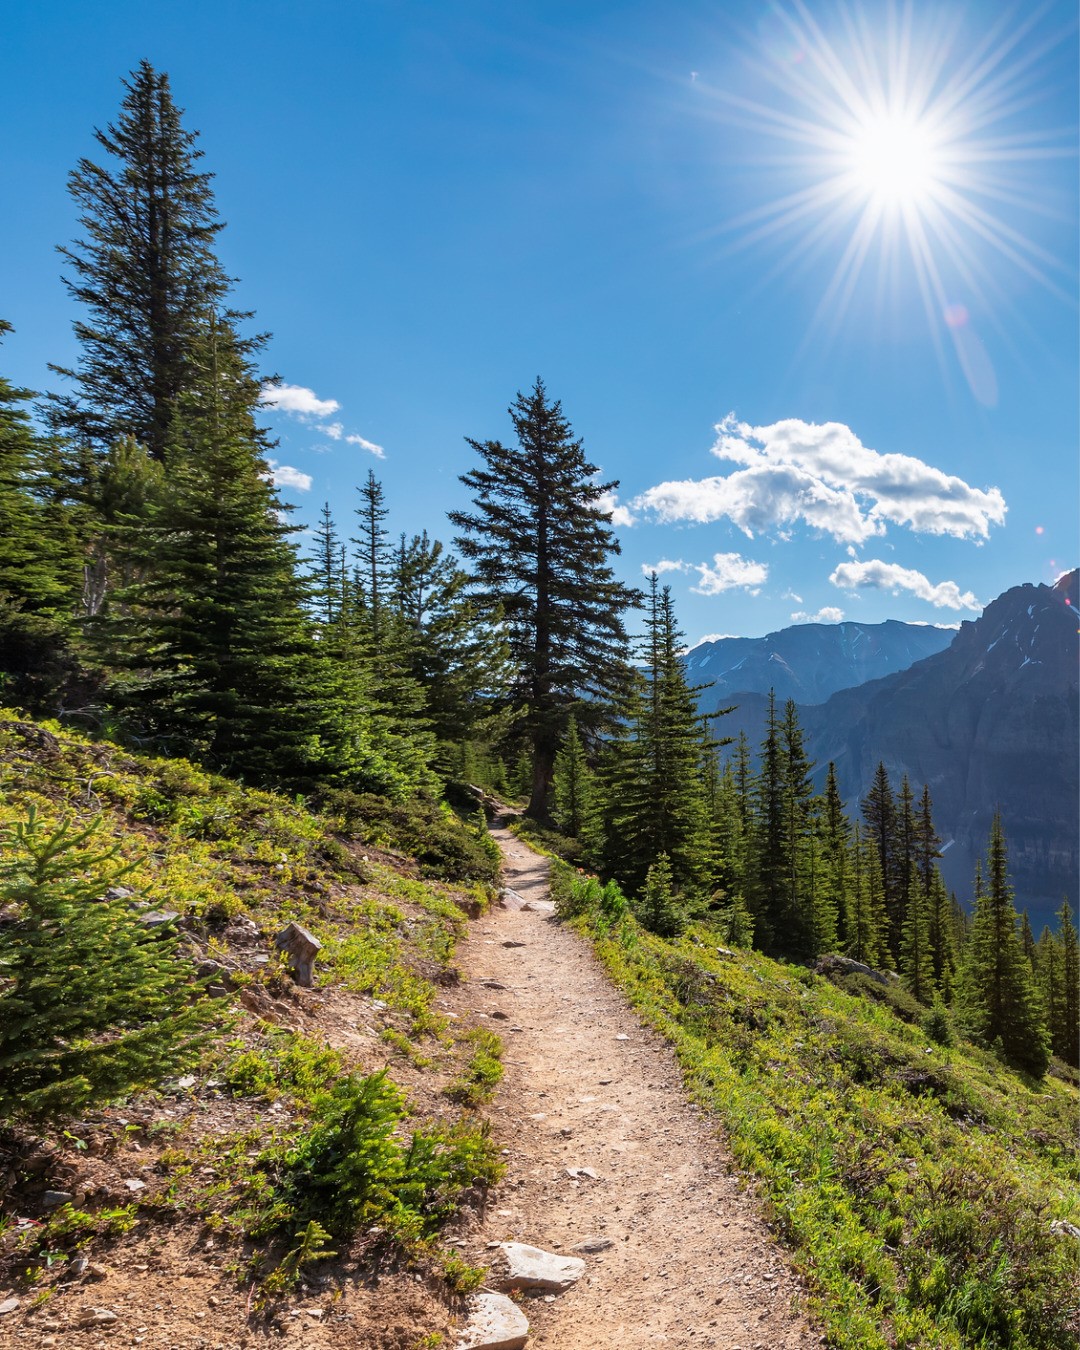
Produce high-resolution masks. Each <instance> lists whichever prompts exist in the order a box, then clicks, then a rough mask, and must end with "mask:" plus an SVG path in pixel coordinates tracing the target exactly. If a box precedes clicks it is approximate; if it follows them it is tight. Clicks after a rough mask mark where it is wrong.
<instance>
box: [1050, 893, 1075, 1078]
mask: <svg viewBox="0 0 1080 1350" xmlns="http://www.w3.org/2000/svg"><path fill="white" fill-rule="evenodd" d="M1057 919H1058V934H1057V940H1058V946H1059V948H1060V951H1061V1019H1060V1024H1059V1026H1058V1028H1057V1036H1056V1044H1055V1046H1054V1052H1055V1054H1058V1055H1060V1056H1061V1058H1062V1059H1063V1060H1064V1061H1065V1062H1066V1064H1072V1065H1080V943H1078V941H1077V935H1076V929H1075V927H1074V926H1073V921H1072V913H1071V912H1070V910H1069V905H1068V902H1063V903H1062V906H1061V908H1060V909H1059V910H1058V914H1057Z"/></svg>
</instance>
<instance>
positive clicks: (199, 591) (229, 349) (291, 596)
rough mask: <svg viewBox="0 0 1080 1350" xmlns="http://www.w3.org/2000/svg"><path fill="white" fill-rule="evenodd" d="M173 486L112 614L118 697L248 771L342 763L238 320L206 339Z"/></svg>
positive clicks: (181, 742) (303, 780)
mask: <svg viewBox="0 0 1080 1350" xmlns="http://www.w3.org/2000/svg"><path fill="white" fill-rule="evenodd" d="M194 356H195V358H196V363H197V367H198V369H199V371H200V373H201V381H202V382H201V384H200V385H199V386H198V387H196V388H193V389H190V390H188V391H187V392H186V393H185V394H184V395H183V396H182V398H181V399H180V400H179V402H178V404H177V407H176V410H175V416H174V417H173V420H172V424H171V432H170V442H169V446H168V481H169V491H168V493H167V494H166V495H165V496H164V497H163V498H162V500H161V501H160V502H159V503H158V504H157V505H156V507H155V509H154V510H153V512H152V514H151V515H150V517H149V519H148V520H147V521H145V522H144V523H142V524H141V525H140V526H139V527H138V529H137V530H136V532H135V535H134V537H133V544H132V549H133V552H137V553H138V554H139V555H140V561H141V568H140V580H138V581H137V582H136V583H135V584H134V585H132V586H131V587H129V588H128V590H127V591H126V592H125V594H124V595H123V602H124V603H123V606H122V612H120V613H118V614H116V615H114V616H113V617H112V618H110V619H106V620H105V621H104V622H103V625H102V630H103V637H104V640H105V645H106V647H107V648H111V649H113V650H121V651H123V652H124V654H125V655H124V664H125V667H126V675H125V677H124V678H123V679H122V680H119V681H117V683H116V684H115V685H114V691H113V692H114V697H115V698H116V699H117V700H118V702H119V704H120V705H121V706H122V708H123V709H124V710H125V711H126V713H127V715H128V717H129V719H131V718H137V719H138V722H139V724H140V727H141V731H142V733H143V734H145V735H148V736H150V737H151V738H152V739H154V740H155V741H156V742H157V743H159V744H160V745H163V746H164V747H166V748H168V749H170V750H172V751H174V752H181V753H185V754H191V755H192V756H193V757H195V758H198V759H200V760H203V761H204V762H206V763H207V764H210V765H212V766H214V767H215V768H218V769H221V770H224V771H226V772H228V773H231V774H234V775H235V776H237V777H240V778H244V779H246V780H248V781H252V782H258V783H263V784H271V785H283V786H296V785H303V784H308V783H310V782H312V781H313V779H314V778H315V777H317V776H318V775H319V773H320V772H321V771H322V769H323V768H324V767H325V766H327V764H328V762H332V761H333V755H334V744H333V743H334V740H335V738H336V736H337V734H338V732H339V731H340V729H335V728H334V727H332V726H331V725H330V724H329V723H328V721H327V716H326V712H327V699H326V694H327V685H326V676H327V671H326V665H325V662H324V660H323V659H321V653H320V651H319V649H318V647H317V646H316V644H315V643H314V642H313V641H312V634H311V627H310V623H309V620H308V618H307V616H306V614H305V609H304V606H305V600H306V595H305V589H304V586H303V583H302V582H301V580H300V577H299V574H298V564H297V558H296V551H295V549H294V547H293V545H292V543H291V542H290V539H289V535H290V534H291V533H292V527H290V526H289V525H288V524H287V523H285V522H284V520H283V514H284V512H283V508H282V504H281V502H280V500H279V499H278V498H277V496H276V494H275V492H274V489H273V487H272V484H271V483H270V482H269V473H268V470H267V466H266V462H265V460H263V459H262V458H261V456H260V454H259V448H258V444H257V437H256V433H255V423H254V407H255V404H256V402H257V398H258V385H257V383H256V382H255V380H254V378H253V377H252V376H251V375H250V373H249V372H248V371H247V369H246V365H245V360H244V356H243V352H242V351H240V350H238V349H237V347H236V345H235V343H234V340H233V333H232V330H231V328H229V327H228V326H227V325H224V326H222V327H220V328H215V329H213V330H212V331H211V332H210V334H209V335H208V337H207V338H206V340H205V341H204V342H203V343H202V344H199V345H198V346H197V347H196V348H195V351H194Z"/></svg>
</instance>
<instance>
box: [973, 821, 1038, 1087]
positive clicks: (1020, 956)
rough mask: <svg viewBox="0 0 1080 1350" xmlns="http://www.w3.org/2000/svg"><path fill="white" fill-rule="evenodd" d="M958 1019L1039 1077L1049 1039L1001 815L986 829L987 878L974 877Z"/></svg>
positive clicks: (1020, 1065) (1007, 1057) (982, 1040)
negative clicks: (1023, 941) (1022, 932)
mask: <svg viewBox="0 0 1080 1350" xmlns="http://www.w3.org/2000/svg"><path fill="white" fill-rule="evenodd" d="M955 1011H956V1018H957V1021H958V1023H959V1024H960V1026H961V1027H962V1028H963V1029H964V1030H965V1032H966V1033H967V1034H968V1035H969V1036H971V1037H972V1038H973V1039H975V1040H977V1041H979V1042H981V1043H982V1044H985V1045H993V1044H994V1043H996V1042H1000V1045H1001V1049H1002V1053H1003V1054H1004V1055H1005V1057H1006V1059H1008V1060H1009V1061H1011V1062H1012V1063H1013V1064H1016V1065H1018V1066H1019V1067H1020V1068H1023V1069H1026V1070H1027V1071H1028V1072H1029V1073H1032V1074H1034V1075H1035V1076H1036V1077H1040V1076H1041V1075H1042V1074H1044V1073H1045V1072H1046V1068H1047V1065H1048V1064H1049V1059H1050V1038H1049V1035H1048V1033H1047V1029H1046V1021H1045V1014H1044V1011H1043V1008H1042V1000H1041V999H1040V998H1039V995H1038V992H1037V989H1036V985H1035V977H1034V974H1033V972H1032V970H1031V966H1030V964H1029V962H1028V960H1027V957H1026V956H1025V955H1024V952H1023V948H1022V947H1021V945H1020V938H1019V934H1018V932H1017V914H1016V909H1015V907H1014V905H1013V899H1012V889H1011V887H1010V885H1009V879H1008V860H1007V856H1006V847H1005V834H1004V831H1003V829H1002V826H1001V817H1000V816H995V817H994V823H993V826H992V828H991V831H990V845H989V851H988V854H987V872H986V878H985V882H983V880H982V879H981V878H977V895H976V902H975V916H974V919H973V921H972V927H971V937H970V939H969V941H968V945H967V949H966V951H965V953H964V960H963V965H962V967H961V970H960V973H959V978H958V983H957V995H956V1009H955Z"/></svg>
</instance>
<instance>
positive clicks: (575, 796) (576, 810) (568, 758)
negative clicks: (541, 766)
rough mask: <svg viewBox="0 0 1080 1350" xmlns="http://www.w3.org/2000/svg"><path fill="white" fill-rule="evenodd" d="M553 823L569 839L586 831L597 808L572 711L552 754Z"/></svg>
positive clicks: (583, 749) (591, 776)
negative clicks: (553, 756)
mask: <svg viewBox="0 0 1080 1350" xmlns="http://www.w3.org/2000/svg"><path fill="white" fill-rule="evenodd" d="M552 791H553V795H554V810H553V812H552V818H553V819H554V821H555V824H556V825H557V826H558V827H559V829H560V830H561V831H562V832H563V834H565V835H568V836H569V837H570V838H571V839H580V838H581V836H582V834H583V833H585V832H587V830H588V828H589V825H590V824H591V822H592V820H593V817H594V814H595V809H596V801H595V797H596V789H595V784H594V781H593V774H592V770H591V769H590V768H589V762H588V760H587V759H586V757H585V747H584V745H583V744H582V742H581V737H580V736H579V735H578V729H577V721H576V719H575V718H574V716H573V715H572V714H571V716H570V719H569V721H568V722H567V724H566V736H565V738H564V740H563V744H562V748H561V749H560V750H559V753H558V754H557V755H556V756H555V774H554V778H553V780H552Z"/></svg>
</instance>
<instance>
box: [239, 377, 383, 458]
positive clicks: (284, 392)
mask: <svg viewBox="0 0 1080 1350" xmlns="http://www.w3.org/2000/svg"><path fill="white" fill-rule="evenodd" d="M259 402H260V403H263V404H265V405H266V406H267V407H269V408H277V409H278V411H279V412H284V413H288V414H289V415H290V416H292V417H298V418H299V419H300V420H301V421H302V422H306V423H308V424H309V425H312V424H314V425H315V426H317V427H318V430H319V432H320V434H321V435H323V436H327V437H329V439H330V440H332V441H341V442H343V443H344V444H345V445H355V446H358V447H359V448H360V449H361V450H366V451H367V453H368V454H369V455H374V456H375V458H376V459H385V458H386V451H385V450H384V449H383V447H382V446H381V445H377V444H376V443H375V442H374V441H369V440H368V439H367V437H366V436H360V435H358V434H357V433H356V432H353V431H346V430H345V424H344V423H343V422H328V421H327V420H326V419H327V418H328V417H333V415H334V413H336V412H340V411H341V404H340V403H339V402H338V401H337V399H336V398H319V396H318V395H317V394H316V393H315V390H314V389H307V388H305V387H304V386H303V385H300V384H268V385H265V386H264V387H263V389H262V390H261V392H260V394H259Z"/></svg>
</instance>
